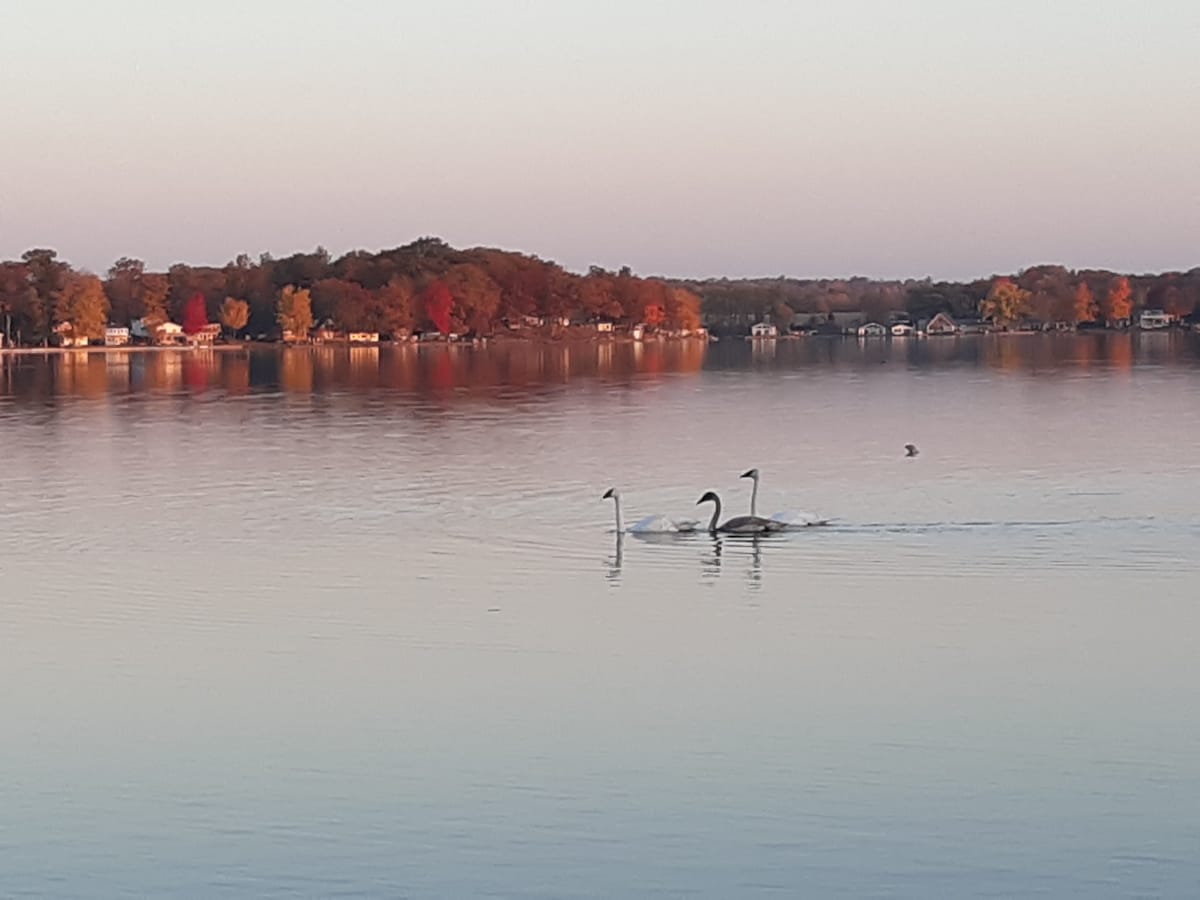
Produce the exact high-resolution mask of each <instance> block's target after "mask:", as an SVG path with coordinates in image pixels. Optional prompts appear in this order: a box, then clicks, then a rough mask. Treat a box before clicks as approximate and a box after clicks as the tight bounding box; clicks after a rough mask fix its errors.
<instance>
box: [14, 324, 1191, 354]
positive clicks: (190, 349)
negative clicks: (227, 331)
mask: <svg viewBox="0 0 1200 900" xmlns="http://www.w3.org/2000/svg"><path fill="white" fill-rule="evenodd" d="M1194 333H1196V332H1195V331H1193V330H1190V329H1182V328H1171V329H1139V328H1128V329H1121V330H1110V331H1057V332H1037V331H1029V332H1027V331H995V332H986V333H983V334H949V335H926V334H912V335H901V336H896V335H879V336H859V335H850V334H838V335H802V334H781V335H776V336H774V337H767V336H761V337H760V336H752V335H726V336H724V337H721V338H718V337H716V336H709V337H698V336H687V337H647V338H643V339H641V340H636V339H634V338H633V337H630V336H629V335H603V336H596V335H570V336H566V335H563V336H554V337H551V336H548V335H522V336H517V335H502V336H499V337H493V338H488V339H487V340H485V341H484V342H483V343H481V344H476V343H474V342H472V341H378V342H371V343H351V342H349V341H322V342H320V343H312V342H305V343H288V344H285V343H283V342H282V341H240V342H237V343H220V344H199V345H173V346H154V345H147V344H126V345H124V346H119V347H108V346H105V345H103V344H97V345H95V346H90V347H0V357H6V356H71V355H76V356H82V355H86V354H92V353H102V354H129V353H182V354H190V353H237V352H249V351H254V350H259V349H270V350H276V351H281V350H310V351H311V350H320V349H347V350H370V349H376V350H378V349H380V348H382V347H389V348H399V349H408V348H411V349H418V348H422V347H423V348H465V349H484V348H487V347H490V346H496V345H506V344H508V345H512V344H525V345H529V346H540V345H559V344H563V345H565V344H593V345H596V346H604V345H612V344H641V345H650V346H653V345H656V344H676V343H700V344H704V345H708V344H709V343H714V342H717V341H718V340H719V341H722V342H725V341H738V342H742V341H744V342H746V343H749V344H752V345H756V346H760V345H769V344H775V343H780V342H789V343H790V342H793V341H797V342H798V341H803V342H810V341H829V340H838V341H853V342H855V343H872V344H875V343H879V344H883V343H893V342H901V343H906V342H908V341H910V340H918V341H928V340H934V341H939V342H941V341H947V340H960V339H966V340H979V339H1007V338H1014V337H1021V338H1045V337H1053V338H1059V339H1062V338H1068V339H1071V338H1091V337H1094V336H1096V335H1101V336H1110V335H1121V336H1125V335H1140V334H1162V335H1171V334H1194Z"/></svg>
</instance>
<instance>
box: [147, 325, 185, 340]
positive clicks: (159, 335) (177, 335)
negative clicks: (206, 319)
mask: <svg viewBox="0 0 1200 900" xmlns="http://www.w3.org/2000/svg"><path fill="white" fill-rule="evenodd" d="M182 342H183V326H182V325H180V324H179V323H178V322H163V323H162V324H161V325H159V326H158V327H157V328H155V329H154V343H156V344H180V343H182Z"/></svg>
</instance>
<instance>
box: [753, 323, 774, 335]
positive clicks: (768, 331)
mask: <svg viewBox="0 0 1200 900" xmlns="http://www.w3.org/2000/svg"><path fill="white" fill-rule="evenodd" d="M778 336H779V329H778V328H776V327H775V326H774V325H772V324H771V323H770V322H755V323H754V324H753V325H751V326H750V337H752V338H773V337H778Z"/></svg>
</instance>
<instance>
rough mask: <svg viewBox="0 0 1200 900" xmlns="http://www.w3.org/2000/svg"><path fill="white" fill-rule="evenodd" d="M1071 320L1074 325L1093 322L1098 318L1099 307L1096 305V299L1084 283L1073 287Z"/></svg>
mask: <svg viewBox="0 0 1200 900" xmlns="http://www.w3.org/2000/svg"><path fill="white" fill-rule="evenodd" d="M1072 318H1073V319H1074V321H1075V323H1076V324H1079V323H1080V322H1094V321H1096V320H1097V319H1098V318H1100V307H1099V306H1098V305H1097V304H1096V298H1095V297H1094V296H1093V295H1092V289H1091V288H1090V287H1088V283H1087V282H1086V281H1081V282H1079V283H1078V284H1077V285H1075V293H1074V299H1073V303H1072Z"/></svg>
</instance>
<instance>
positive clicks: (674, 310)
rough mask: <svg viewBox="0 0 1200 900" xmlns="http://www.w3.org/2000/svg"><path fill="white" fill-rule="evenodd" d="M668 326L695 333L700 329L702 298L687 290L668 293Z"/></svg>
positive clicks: (669, 291)
mask: <svg viewBox="0 0 1200 900" xmlns="http://www.w3.org/2000/svg"><path fill="white" fill-rule="evenodd" d="M667 324H668V325H669V326H671V327H672V328H682V329H684V330H685V331H694V330H696V329H697V328H699V327H700V324H701V318H700V297H699V295H697V294H695V293H694V292H692V291H689V290H688V289H687V288H681V287H673V288H671V289H670V290H668V291H667Z"/></svg>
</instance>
